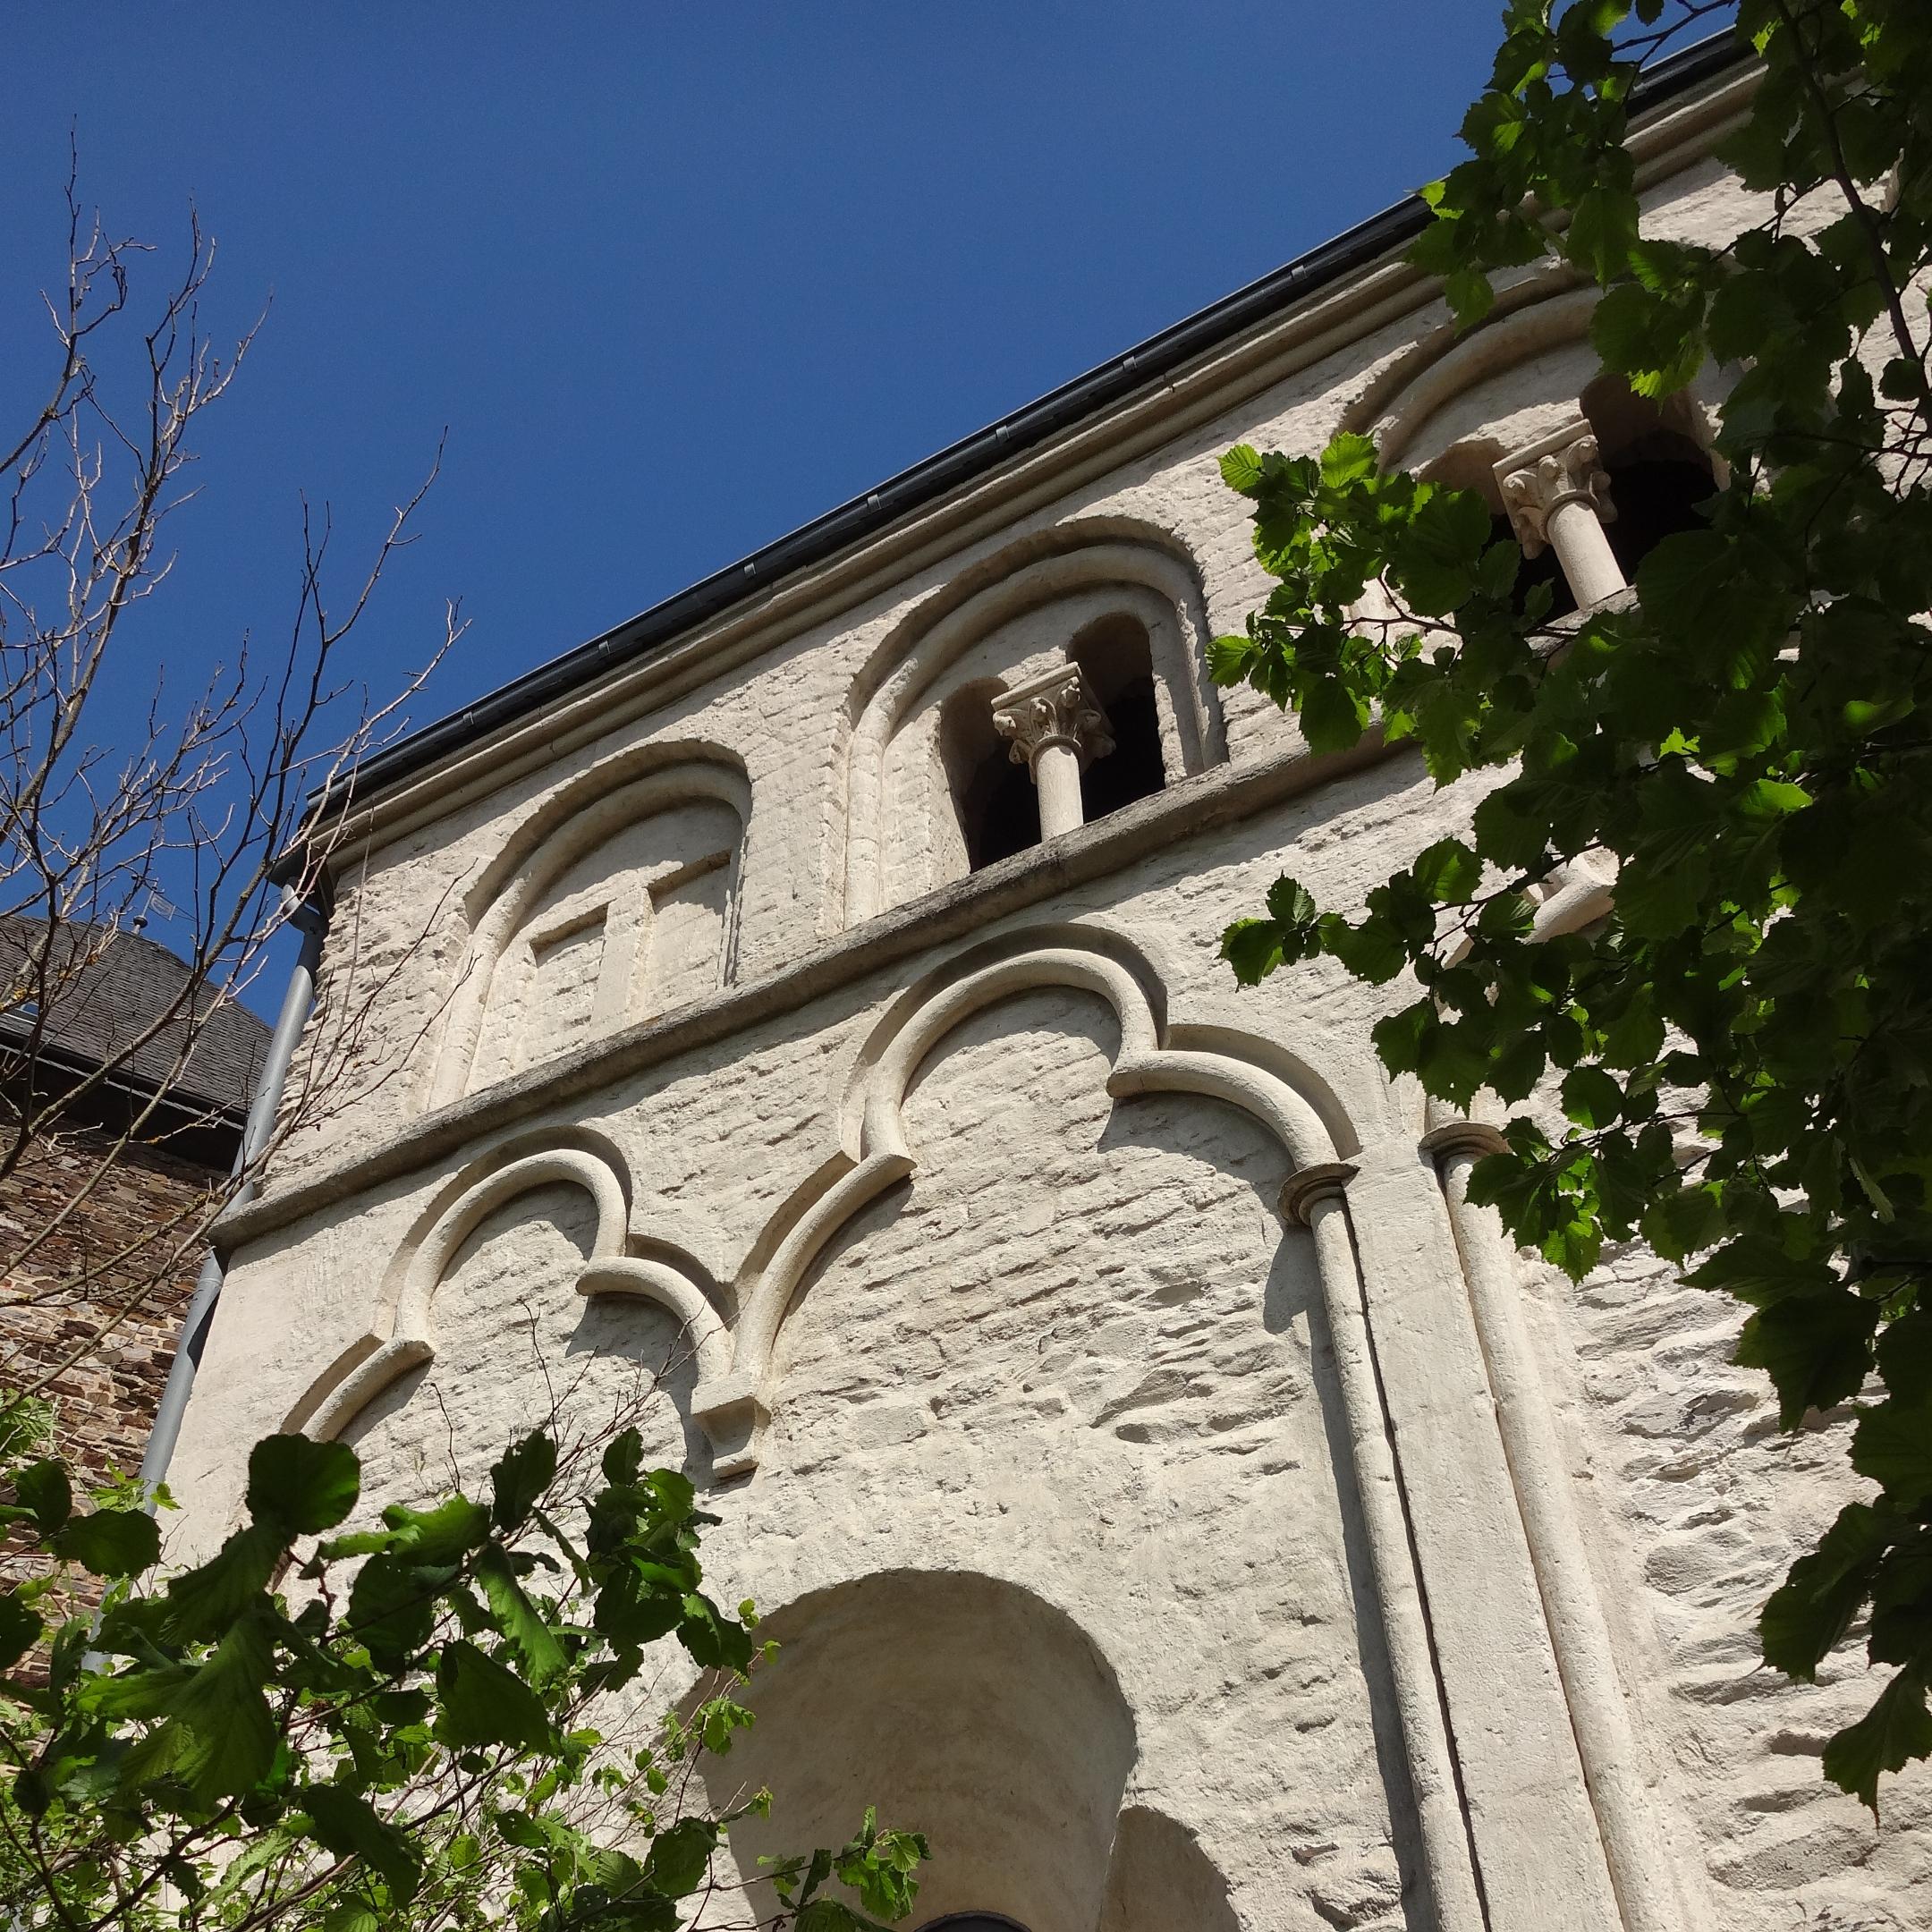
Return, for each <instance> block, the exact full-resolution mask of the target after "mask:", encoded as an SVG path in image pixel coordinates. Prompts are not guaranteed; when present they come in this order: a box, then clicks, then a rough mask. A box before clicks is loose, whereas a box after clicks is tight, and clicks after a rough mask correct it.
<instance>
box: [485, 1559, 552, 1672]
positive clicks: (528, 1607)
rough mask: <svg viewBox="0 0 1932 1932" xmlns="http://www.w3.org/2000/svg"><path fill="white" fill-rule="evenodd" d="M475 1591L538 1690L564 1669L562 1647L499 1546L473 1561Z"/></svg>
mask: <svg viewBox="0 0 1932 1932" xmlns="http://www.w3.org/2000/svg"><path fill="white" fill-rule="evenodd" d="M475 1573H476V1580H477V1587H478V1588H479V1589H480V1590H481V1591H482V1592H483V1595H484V1597H486V1598H487V1601H488V1603H489V1606H490V1609H491V1610H492V1611H493V1612H494V1613H495V1614H496V1627H497V1628H498V1629H499V1630H500V1631H502V1632H503V1633H504V1636H505V1637H507V1638H508V1639H509V1640H510V1641H511V1643H512V1644H513V1645H514V1646H515V1648H516V1651H517V1655H518V1656H519V1657H521V1658H522V1660H523V1668H524V1669H525V1670H526V1671H528V1672H529V1673H530V1682H532V1683H533V1684H536V1685H538V1687H539V1688H540V1687H541V1686H543V1685H544V1684H547V1683H548V1682H550V1680H551V1679H552V1678H554V1677H555V1676H556V1675H557V1674H559V1673H560V1672H561V1671H562V1670H563V1667H564V1664H565V1661H566V1660H565V1658H564V1655H563V1646H562V1644H560V1643H559V1642H558V1641H557V1638H556V1633H555V1631H553V1630H552V1629H551V1628H550V1626H549V1625H548V1624H547V1623H545V1622H544V1620H543V1617H542V1616H541V1614H539V1613H538V1609H537V1606H535V1605H534V1604H533V1603H531V1601H530V1598H529V1597H528V1596H526V1595H525V1594H524V1590H523V1586H522V1585H521V1583H520V1582H519V1581H518V1580H517V1578H516V1575H515V1572H513V1571H512V1569H511V1567H510V1559H509V1558H508V1557H507V1556H506V1555H504V1551H503V1547H502V1546H501V1545H500V1544H496V1543H492V1544H490V1545H489V1546H488V1547H487V1548H486V1549H485V1550H484V1551H483V1552H482V1554H481V1555H479V1557H478V1558H477V1561H476V1572H475Z"/></svg>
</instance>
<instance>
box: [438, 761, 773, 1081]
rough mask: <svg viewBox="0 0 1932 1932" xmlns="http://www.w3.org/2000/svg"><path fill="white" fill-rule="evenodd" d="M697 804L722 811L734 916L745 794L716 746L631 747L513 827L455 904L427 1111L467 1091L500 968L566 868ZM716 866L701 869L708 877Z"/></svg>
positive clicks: (739, 774)
mask: <svg viewBox="0 0 1932 1932" xmlns="http://www.w3.org/2000/svg"><path fill="white" fill-rule="evenodd" d="M706 802H709V803H712V804H716V805H718V806H722V807H724V809H726V810H727V811H728V812H729V813H730V814H731V815H732V816H733V818H735V820H736V830H735V833H734V835H733V837H732V840H731V850H730V851H729V852H727V853H724V855H722V856H723V864H724V870H725V873H726V880H727V888H728V893H729V902H730V904H731V905H732V906H733V907H734V906H735V904H736V902H737V898H738V889H737V888H738V878H739V875H740V874H741V871H742V869H743V864H744V854H745V849H746V845H747V834H748V832H749V828H750V822H751V786H750V780H749V779H748V778H747V776H746V775H745V769H744V765H743V761H742V760H741V759H740V758H738V757H737V755H736V754H735V753H734V752H731V751H727V750H724V749H723V748H721V747H719V746H717V745H713V744H708V743H702V742H690V743H684V742H679V743H671V744H653V745H642V746H639V747H638V748H637V749H636V750H633V751H630V752H626V753H624V754H623V755H621V756H619V757H617V758H610V759H607V760H606V761H605V762H604V763H603V764H600V765H598V766H597V767H594V768H593V769H591V770H590V771H588V772H586V773H584V774H583V775H581V776H580V777H579V778H577V779H576V780H574V781H573V782H572V783H571V784H567V785H565V786H564V787H563V789H562V790H561V791H559V792H557V793H556V794H555V796H554V797H552V798H550V799H548V800H547V801H545V802H544V803H543V804H542V805H541V806H539V807H538V809H537V810H535V811H533V812H532V813H530V815H529V817H528V818H525V819H524V820H523V822H522V823H521V825H519V826H517V828H516V830H515V831H514V832H513V833H512V834H511V835H510V837H509V838H508V839H507V840H506V841H505V842H504V846H503V849H502V850H501V851H500V852H498V853H497V854H496V857H495V858H494V859H493V860H490V862H489V863H488V864H487V866H486V867H485V868H484V869H483V870H482V872H481V873H480V874H479V876H478V877H477V879H476V880H475V882H474V883H473V884H472V885H470V888H469V889H468V891H467V892H466V893H465V894H463V899H462V919H463V927H464V932H465V940H464V945H463V950H462V965H461V967H460V968H459V970H458V973H457V978H456V984H455V988H454V990H453V993H452V994H451V996H450V1001H449V1009H448V1012H447V1013H446V1014H445V1018H444V1022H443V1029H442V1034H441V1037H440V1039H439V1042H438V1045H437V1049H436V1056H435V1059H434V1062H433V1064H432V1068H431V1072H430V1077H429V1086H428V1093H427V1102H428V1105H429V1106H446V1105H448V1104H449V1103H451V1102H453V1101H455V1100H460V1099H461V1098H462V1097H463V1095H464V1093H466V1092H467V1091H468V1090H469V1089H470V1086H471V1084H472V1082H473V1080H474V1078H475V1075H476V1070H477V1059H478V1049H479V1045H480V1043H481V1041H482V1038H483V1032H484V1026H485V1021H486V1019H487V1014H488V1011H489V1007H490V1003H491V998H492V994H493V992H494V991H495V989H496V980H497V973H498V967H499V964H500V962H503V961H504V958H505V956H506V954H507V953H508V952H509V951H510V949H511V947H512V946H513V944H514V942H515V941H516V940H517V937H518V935H519V933H520V932H521V929H522V928H523V927H524V925H525V923H526V921H527V920H528V919H530V915H531V913H532V911H533V909H535V908H537V907H538V905H539V904H540V902H541V901H542V898H543V895H544V894H545V893H547V891H548V890H549V889H550V888H551V886H553V885H555V884H556V883H557V881H558V880H559V879H561V878H563V876H564V875H565V874H566V873H567V872H568V870H569V869H570V868H571V867H572V865H574V864H576V863H577V862H578V861H579V860H583V859H586V858H588V857H589V856H590V855H591V854H592V853H594V852H597V850H598V848H599V847H601V846H604V845H606V844H607V843H609V842H610V841H611V840H612V839H614V838H615V837H617V836H619V835H621V834H623V832H624V831H625V830H626V829H627V828H629V827H631V826H638V825H641V824H642V823H643V822H644V821H646V820H647V819H649V818H653V817H655V816H657V815H658V814H660V813H664V812H668V811H674V810H675V809H678V808H679V807H681V806H686V805H695V804H703V803H706ZM716 864H717V860H716V859H711V860H708V869H716ZM647 896H648V895H647ZM734 953H735V933H734V931H733V916H732V915H731V914H730V913H729V912H728V913H727V916H726V919H725V922H724V936H723V946H722V955H721V957H720V960H719V962H718V966H719V974H720V977H721V978H722V979H725V980H728V979H730V977H731V973H732V969H733V955H734ZM632 977H635V975H634V974H633V973H631V972H628V971H627V972H625V973H624V974H623V978H625V979H630V978H632ZM626 1010H628V1009H627V1007H626Z"/></svg>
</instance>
